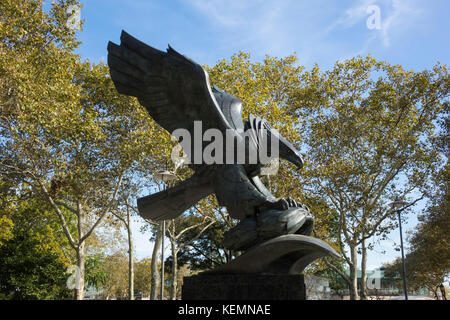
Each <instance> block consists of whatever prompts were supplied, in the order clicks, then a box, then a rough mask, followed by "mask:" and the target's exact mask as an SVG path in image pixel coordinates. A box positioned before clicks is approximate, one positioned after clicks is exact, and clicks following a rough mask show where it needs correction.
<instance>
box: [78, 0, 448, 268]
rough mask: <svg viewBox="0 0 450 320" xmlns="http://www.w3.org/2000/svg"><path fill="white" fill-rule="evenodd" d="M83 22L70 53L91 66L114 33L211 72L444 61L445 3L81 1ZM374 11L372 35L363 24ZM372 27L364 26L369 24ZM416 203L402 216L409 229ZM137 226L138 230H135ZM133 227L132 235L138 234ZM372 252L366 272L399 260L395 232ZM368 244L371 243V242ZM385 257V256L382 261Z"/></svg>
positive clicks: (143, 251)
mask: <svg viewBox="0 0 450 320" xmlns="http://www.w3.org/2000/svg"><path fill="white" fill-rule="evenodd" d="M82 3H83V8H82V9H81V18H82V19H83V21H84V27H83V31H81V32H79V33H78V35H79V39H80V40H81V41H82V42H83V43H82V45H81V46H80V48H79V50H78V53H79V54H80V55H81V56H82V57H83V58H88V59H89V60H91V61H93V62H99V61H105V60H106V55H107V53H106V46H107V43H108V41H110V40H111V41H113V42H116V43H119V37H120V32H121V30H122V29H124V30H126V31H127V32H128V33H130V34H132V35H133V36H135V37H137V38H138V39H140V40H142V41H144V42H146V43H148V44H149V45H151V46H153V47H155V48H158V49H161V50H163V49H165V48H167V45H168V44H170V45H171V46H172V47H173V48H174V49H176V50H177V51H179V52H180V53H182V54H184V55H187V56H189V57H190V58H192V59H193V60H195V61H196V62H198V63H200V64H208V65H214V64H215V63H216V62H217V61H219V60H221V59H223V58H229V57H230V56H231V55H232V54H233V53H236V52H238V51H245V52H249V53H250V54H251V56H252V59H253V60H255V61H258V60H262V59H263V58H264V56H265V55H266V54H268V55H271V56H276V57H284V56H287V55H290V54H294V53H295V54H296V55H297V57H298V58H299V61H298V63H299V64H301V65H304V66H306V67H307V68H308V69H309V68H311V67H312V66H313V64H314V63H318V65H319V67H320V68H321V69H329V68H331V67H332V65H333V64H334V62H335V61H336V60H343V59H346V58H351V57H354V56H357V55H366V54H368V53H370V54H371V55H373V56H374V57H375V58H377V59H380V60H386V61H389V62H390V63H392V64H401V65H402V66H404V67H405V68H406V69H413V70H415V71H419V70H423V69H426V68H431V67H432V66H433V65H434V64H436V62H437V61H440V62H441V63H444V64H448V62H449V58H450V41H449V36H448V34H447V33H448V32H449V31H450V19H449V18H448V13H449V12H450V1H448V0H432V1H425V0H423V1H419V0H378V1H376V0H359V1H350V0H316V1H299V0H285V1H283V0H264V1H263V0H236V1H231V0H208V1H206V0H205V1H202V0H179V1H177V0H169V1H162V0H160V1H154V0H127V1H124V0H84V1H83V0H82ZM370 6H377V8H378V9H379V12H380V25H379V27H380V28H379V29H378V28H375V29H373V28H372V29H370V28H369V27H368V26H367V20H368V19H370V18H371V15H372V14H373V11H370V12H368V11H367V9H368V8H369V7H370ZM370 21H372V20H370ZM423 205H424V203H423V202H422V203H419V205H418V206H416V209H415V210H414V212H413V213H412V214H410V215H409V217H408V222H407V224H406V225H405V226H404V229H406V231H407V230H410V229H411V228H412V227H413V226H414V225H415V224H416V223H417V219H416V217H415V214H418V213H420V209H421V208H423ZM139 224H140V222H139V223H138V225H139ZM138 225H137V227H136V229H137V228H138ZM134 234H135V237H136V239H135V240H136V251H137V257H138V258H142V257H144V256H150V255H151V245H150V244H149V242H148V237H149V235H142V234H140V233H139V232H136V231H135V232H134ZM389 238H390V240H389V239H388V240H386V241H383V242H381V243H379V244H377V245H376V246H375V250H374V251H372V252H371V255H370V256H369V259H368V265H369V266H379V265H380V264H381V263H382V262H387V261H390V260H392V259H394V258H396V257H398V256H399V253H398V252H397V251H395V250H394V249H393V246H394V242H395V243H398V242H399V240H398V239H399V234H398V231H394V232H392V233H391V235H390V236H389ZM374 241H376V239H375V240H374ZM383 251H386V253H385V254H382V252H383Z"/></svg>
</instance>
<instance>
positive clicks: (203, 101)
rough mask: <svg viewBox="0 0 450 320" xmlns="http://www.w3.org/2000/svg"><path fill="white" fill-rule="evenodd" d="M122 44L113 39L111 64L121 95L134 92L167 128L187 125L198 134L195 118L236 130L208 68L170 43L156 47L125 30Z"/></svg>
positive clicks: (204, 127)
mask: <svg viewBox="0 0 450 320" xmlns="http://www.w3.org/2000/svg"><path fill="white" fill-rule="evenodd" d="M120 40H121V43H120V46H119V45H117V44H114V43H112V42H109V43H108V65H109V68H110V73H111V78H112V80H113V82H114V85H115V86H116V89H117V91H118V92H119V93H122V94H126V95H131V96H134V97H137V98H138V101H139V103H140V104H141V105H143V106H144V107H145V108H146V109H147V110H148V113H149V114H150V116H151V117H152V118H153V119H154V120H155V121H156V122H157V123H158V124H159V125H160V126H161V127H163V128H164V129H166V130H167V131H169V133H172V132H173V131H174V130H175V129H180V128H183V129H186V130H188V131H189V132H190V134H191V137H193V136H194V121H202V130H203V131H205V130H207V129H210V128H215V129H219V130H220V131H222V132H225V130H226V129H232V127H231V126H230V124H229V122H228V121H227V119H226V117H225V116H224V114H223V112H222V111H221V109H220V107H219V105H218V103H217V101H216V99H215V97H214V94H213V93H212V91H211V87H210V85H209V77H208V74H207V72H206V71H205V70H204V69H203V68H202V66H200V65H199V64H197V63H195V62H194V61H192V60H190V59H188V58H186V57H184V56H183V55H181V54H179V53H178V52H176V51H175V50H173V49H172V48H171V47H170V46H169V48H168V49H167V52H163V51H160V50H157V49H155V48H152V47H150V46H148V45H146V44H145V43H143V42H141V41H139V40H137V39H135V38H134V37H132V36H131V35H129V34H128V33H126V32H125V31H122V34H121V37H120Z"/></svg>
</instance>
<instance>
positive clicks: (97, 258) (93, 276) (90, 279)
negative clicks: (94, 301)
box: [85, 253, 110, 290]
mask: <svg viewBox="0 0 450 320" xmlns="http://www.w3.org/2000/svg"><path fill="white" fill-rule="evenodd" d="M109 276H110V275H109V274H108V273H107V271H106V270H105V256H104V254H102V253H96V254H92V255H89V256H88V257H87V259H86V278H85V279H86V284H87V285H88V286H92V287H94V288H95V289H96V290H99V289H100V288H101V287H102V285H105V284H106V283H107V282H108V280H109Z"/></svg>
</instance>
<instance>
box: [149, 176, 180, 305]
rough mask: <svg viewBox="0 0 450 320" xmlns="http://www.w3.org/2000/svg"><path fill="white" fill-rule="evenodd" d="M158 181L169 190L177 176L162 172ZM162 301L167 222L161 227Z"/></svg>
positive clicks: (156, 177) (162, 296) (156, 178)
mask: <svg viewBox="0 0 450 320" xmlns="http://www.w3.org/2000/svg"><path fill="white" fill-rule="evenodd" d="M154 178H155V180H156V181H160V182H163V184H164V190H166V188H167V184H168V183H169V182H170V181H173V180H175V179H177V176H176V175H175V174H174V173H172V172H170V171H160V172H158V173H156V174H155V175H154ZM161 233H162V239H161V300H164V237H165V235H166V221H165V220H163V221H162V226H161Z"/></svg>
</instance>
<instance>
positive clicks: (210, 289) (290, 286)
mask: <svg viewBox="0 0 450 320" xmlns="http://www.w3.org/2000/svg"><path fill="white" fill-rule="evenodd" d="M181 299H182V300H305V299H306V294H305V282H304V279H303V275H302V274H296V275H280V274H275V275H274V274H251V273H245V274H239V273H235V274H211V273H209V274H199V275H197V276H192V277H186V278H184V283H183V288H182V293H181Z"/></svg>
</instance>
